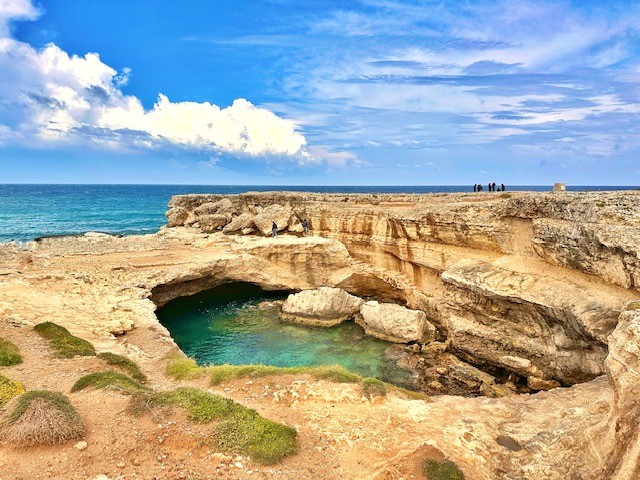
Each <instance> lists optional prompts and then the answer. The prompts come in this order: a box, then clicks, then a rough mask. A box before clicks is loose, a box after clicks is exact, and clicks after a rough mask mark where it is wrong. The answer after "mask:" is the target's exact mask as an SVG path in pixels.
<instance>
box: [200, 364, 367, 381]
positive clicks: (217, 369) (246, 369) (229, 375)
mask: <svg viewBox="0 0 640 480" xmlns="http://www.w3.org/2000/svg"><path fill="white" fill-rule="evenodd" d="M200 368H203V369H205V371H206V372H207V373H209V375H210V379H211V385H212V386H215V385H219V384H221V383H224V382H228V381H229V380H234V379H236V378H247V377H248V378H259V377H267V376H269V375H311V376H312V377H314V378H316V379H319V380H328V381H330V382H336V383H358V382H360V381H361V380H362V376H361V375H358V374H356V373H351V372H350V371H349V370H347V369H346V368H344V367H341V366H339V365H328V366H320V367H274V366H272V365H227V364H225V365H209V366H207V367H200Z"/></svg>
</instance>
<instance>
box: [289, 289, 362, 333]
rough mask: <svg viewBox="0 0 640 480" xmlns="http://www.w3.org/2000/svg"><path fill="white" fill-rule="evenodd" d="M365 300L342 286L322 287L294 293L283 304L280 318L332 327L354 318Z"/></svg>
mask: <svg viewBox="0 0 640 480" xmlns="http://www.w3.org/2000/svg"><path fill="white" fill-rule="evenodd" d="M363 303H364V300H363V299H362V298H360V297H355V296H353V295H350V294H348V293H347V292H345V291H344V290H342V289H340V288H331V287H320V288H318V289H316V290H303V291H302V292H300V293H296V294H292V295H289V296H288V297H287V299H286V300H285V301H284V303H283V304H282V311H281V312H280V319H281V320H283V321H285V322H292V323H302V324H305V325H315V326H322V327H331V326H333V325H337V324H338V323H341V322H344V321H345V320H348V319H350V318H353V317H354V316H355V315H356V314H357V313H358V311H359V310H360V307H361V306H362V304H363Z"/></svg>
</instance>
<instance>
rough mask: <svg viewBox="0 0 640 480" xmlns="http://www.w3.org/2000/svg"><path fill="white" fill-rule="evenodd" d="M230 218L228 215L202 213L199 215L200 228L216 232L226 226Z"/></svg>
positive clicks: (206, 231) (207, 231)
mask: <svg viewBox="0 0 640 480" xmlns="http://www.w3.org/2000/svg"><path fill="white" fill-rule="evenodd" d="M230 220H231V219H230V218H229V216H227V215H221V214H213V215H202V216H201V217H199V223H200V229H201V230H202V231H203V232H205V233H211V232H215V231H216V230H219V229H221V228H222V227H224V226H225V225H226V224H227V223H229V221H230Z"/></svg>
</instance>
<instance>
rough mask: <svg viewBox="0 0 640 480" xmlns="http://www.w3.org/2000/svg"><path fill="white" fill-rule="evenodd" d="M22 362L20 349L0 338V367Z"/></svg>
mask: <svg viewBox="0 0 640 480" xmlns="http://www.w3.org/2000/svg"><path fill="white" fill-rule="evenodd" d="M19 363H22V355H20V350H18V347H16V346H15V345H14V344H13V343H11V342H10V341H9V340H6V339H4V338H0V367H10V366H11V365H18V364H19Z"/></svg>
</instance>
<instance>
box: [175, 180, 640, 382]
mask: <svg viewBox="0 0 640 480" xmlns="http://www.w3.org/2000/svg"><path fill="white" fill-rule="evenodd" d="M220 202H224V208H225V210H224V211H225V213H231V215H232V216H233V219H232V220H231V223H230V224H233V222H235V221H237V220H236V219H240V218H242V219H243V222H244V223H245V224H247V225H248V226H251V225H250V223H251V222H252V221H253V220H252V219H261V221H262V222H266V221H267V220H266V219H265V218H264V217H265V215H264V213H265V212H269V211H273V212H287V215H290V218H297V219H298V220H302V219H307V220H308V221H309V224H310V226H311V230H312V234H314V235H319V236H324V237H329V238H333V239H336V240H339V241H340V242H341V243H342V244H344V245H345V247H346V249H347V250H348V253H349V255H350V257H351V258H352V259H353V260H354V261H360V262H362V263H363V264H365V265H367V267H369V268H372V269H373V270H377V271H379V272H382V273H381V274H380V275H379V279H380V280H382V281H381V282H380V281H378V285H377V287H378V288H375V287H374V288H370V291H366V292H365V291H363V288H362V287H363V285H362V283H363V282H360V285H355V284H349V283H343V284H341V285H329V286H339V287H341V288H344V289H345V290H347V291H349V292H350V293H353V294H356V295H362V296H367V295H370V296H375V297H376V298H378V299H380V300H388V299H390V298H391V299H392V301H394V302H395V303H402V304H405V305H406V306H408V307H409V308H412V309H417V310H421V311H423V312H424V313H425V314H426V315H427V319H428V320H429V321H430V322H432V323H434V324H435V325H437V326H438V327H439V329H440V330H441V331H442V333H443V334H445V335H446V336H447V337H448V338H449V339H450V340H451V345H452V348H455V349H456V350H457V351H459V352H460V353H461V354H462V355H466V356H467V357H469V358H472V359H474V360H475V361H476V362H478V361H480V362H485V363H487V364H492V365H495V366H498V367H503V368H506V369H513V367H512V366H511V365H510V364H509V362H506V361H504V358H505V357H509V356H512V357H513V356H515V357H524V358H526V359H527V360H529V361H530V362H531V368H530V369H529V372H528V375H527V376H529V377H531V381H532V382H533V383H534V384H535V382H537V381H538V382H539V381H540V380H553V381H556V380H557V381H560V382H562V383H563V384H565V385H567V384H573V383H576V382H581V381H585V380H589V379H591V378H594V377H596V376H597V375H600V374H602V373H603V371H604V370H603V368H604V359H605V357H606V354H607V346H606V339H607V336H608V335H609V334H610V333H611V332H612V330H613V328H614V327H615V325H616V322H617V317H618V315H619V314H620V309H621V306H622V305H623V304H624V303H625V302H626V301H628V300H631V299H633V298H636V297H637V296H638V288H637V287H638V284H637V277H638V275H640V263H639V261H640V260H639V259H640V241H639V240H640V236H639V235H640V194H639V193H638V192H598V193H530V192H529V193H519V192H515V193H507V194H500V193H497V194H490V193H483V194H453V195H451V194H449V195H446V194H443V195H320V194H301V193H283V192H279V193H278V192H268V193H248V194H243V195H233V196H218V195H184V196H176V197H174V198H173V199H172V200H171V202H170V210H169V212H168V214H167V216H168V218H169V219H170V223H169V224H170V225H186V226H195V227H196V228H199V225H200V223H201V217H200V216H199V214H198V212H199V209H202V208H203V207H202V206H203V205H205V206H206V205H212V206H213V205H219V204H220ZM274 205H277V206H278V207H277V208H275V207H274ZM178 213H180V215H181V216H180V218H181V219H182V221H181V222H180V221H177V220H176V219H177V218H178ZM285 216H286V215H285ZM274 218H275V217H274ZM274 221H275V220H274ZM254 226H255V225H254ZM227 228H228V227H226V226H225V227H223V229H227ZM224 231H227V230H224ZM327 285H328V284H327ZM371 290H373V291H371ZM394 290H395V291H394ZM385 297H386V298H385ZM518 373H520V374H522V373H523V371H522V370H520V371H519V372H518Z"/></svg>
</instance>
